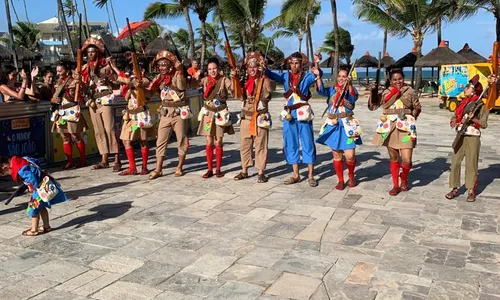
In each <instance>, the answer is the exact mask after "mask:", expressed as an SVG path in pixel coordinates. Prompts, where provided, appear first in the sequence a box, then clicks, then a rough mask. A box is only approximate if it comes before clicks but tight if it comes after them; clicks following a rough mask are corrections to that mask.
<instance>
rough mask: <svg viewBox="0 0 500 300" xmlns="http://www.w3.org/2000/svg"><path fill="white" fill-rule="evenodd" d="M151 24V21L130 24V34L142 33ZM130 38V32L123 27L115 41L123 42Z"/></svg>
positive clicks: (126, 27)
mask: <svg viewBox="0 0 500 300" xmlns="http://www.w3.org/2000/svg"><path fill="white" fill-rule="evenodd" d="M151 24H153V22H151V21H139V22H132V23H130V29H131V30H132V34H133V35H134V34H136V33H138V32H139V31H142V30H144V29H146V28H148V27H149V26H151ZM128 37H130V31H129V30H128V26H125V28H123V30H122V31H121V32H120V34H119V35H118V36H117V37H116V39H117V40H123V39H126V38H128Z"/></svg>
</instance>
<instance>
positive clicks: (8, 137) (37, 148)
mask: <svg viewBox="0 0 500 300" xmlns="http://www.w3.org/2000/svg"><path fill="white" fill-rule="evenodd" d="M0 145H1V146H0V156H9V157H11V156H14V155H17V156H30V157H34V158H38V159H40V160H41V161H40V162H41V163H42V162H45V155H46V142H45V115H41V116H32V117H26V118H16V119H6V120H0Z"/></svg>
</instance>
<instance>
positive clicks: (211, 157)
mask: <svg viewBox="0 0 500 300" xmlns="http://www.w3.org/2000/svg"><path fill="white" fill-rule="evenodd" d="M205 152H206V156H207V167H208V171H207V173H205V174H203V178H205V179H206V178H210V177H212V176H214V172H213V160H214V146H213V145H206V146H205Z"/></svg>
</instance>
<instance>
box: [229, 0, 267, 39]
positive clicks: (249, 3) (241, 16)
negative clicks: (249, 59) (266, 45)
mask: <svg viewBox="0 0 500 300" xmlns="http://www.w3.org/2000/svg"><path fill="white" fill-rule="evenodd" d="M266 4H267V0H219V7H220V13H221V14H222V15H223V16H224V20H225V21H226V22H228V24H230V27H231V31H232V32H233V33H236V32H238V33H240V34H241V35H242V36H243V37H246V38H247V41H248V44H250V45H251V46H252V49H255V48H256V42H257V38H258V36H259V34H260V33H261V32H262V30H263V25H262V19H263V18H264V7H265V5H266Z"/></svg>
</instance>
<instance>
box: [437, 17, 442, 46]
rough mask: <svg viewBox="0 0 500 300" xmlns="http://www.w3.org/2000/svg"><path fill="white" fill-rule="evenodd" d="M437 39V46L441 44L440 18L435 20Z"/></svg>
mask: <svg viewBox="0 0 500 300" xmlns="http://www.w3.org/2000/svg"><path fill="white" fill-rule="evenodd" d="M436 27H437V30H436V31H437V40H438V44H437V45H438V47H439V44H441V19H438V20H437V25H436Z"/></svg>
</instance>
